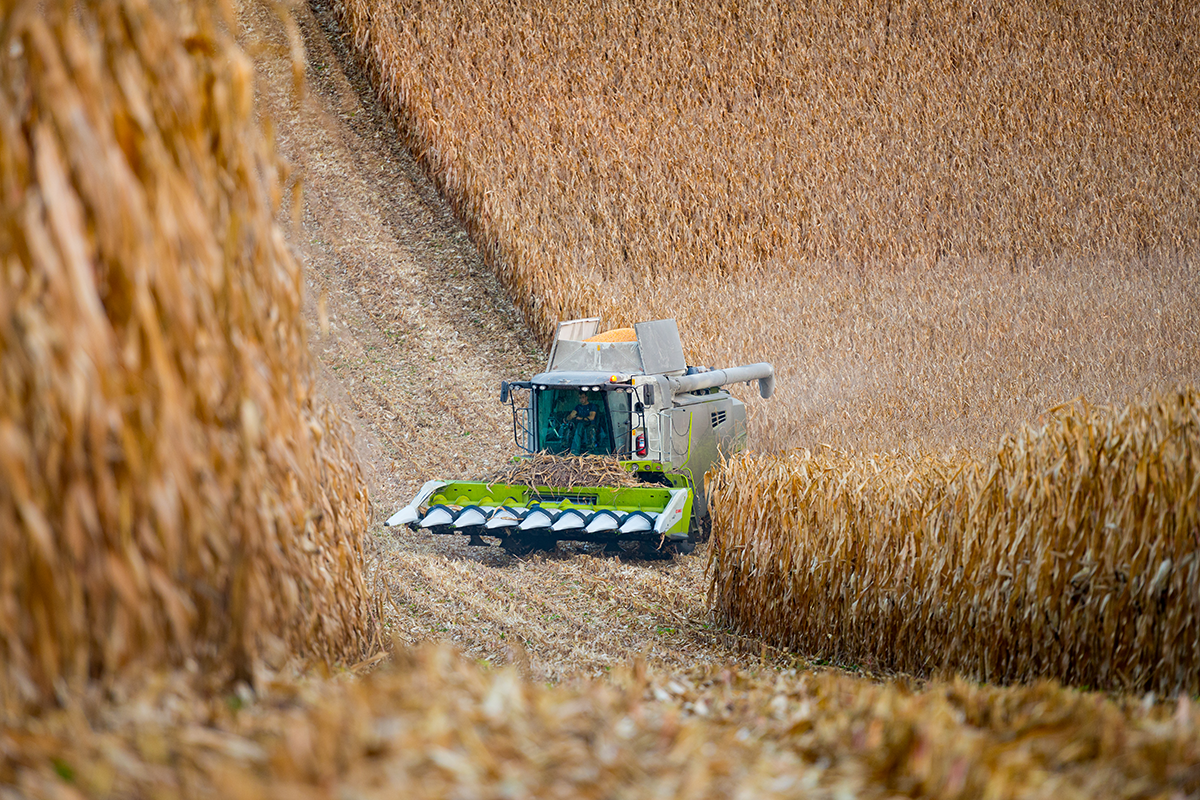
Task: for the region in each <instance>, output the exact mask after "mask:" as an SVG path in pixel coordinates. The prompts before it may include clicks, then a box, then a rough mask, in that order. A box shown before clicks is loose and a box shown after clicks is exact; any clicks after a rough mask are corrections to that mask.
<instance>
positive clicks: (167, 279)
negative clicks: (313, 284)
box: [0, 0, 378, 722]
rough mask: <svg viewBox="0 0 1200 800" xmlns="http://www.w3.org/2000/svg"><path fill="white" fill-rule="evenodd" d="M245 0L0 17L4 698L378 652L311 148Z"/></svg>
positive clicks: (42, 9)
mask: <svg viewBox="0 0 1200 800" xmlns="http://www.w3.org/2000/svg"><path fill="white" fill-rule="evenodd" d="M219 7H220V4H217V5H209V4H208V3H198V4H195V6H194V7H188V8H186V9H183V8H179V9H177V8H174V7H169V6H163V5H162V4H155V3H151V2H149V1H148V0H105V1H104V2H98V3H86V4H79V3H74V2H69V1H67V0H63V1H62V2H57V1H52V2H40V1H39V2H34V1H33V0H30V1H29V2H24V1H19V2H16V3H8V4H6V5H5V8H4V11H3V14H2V16H0V36H2V37H3V38H2V40H0V53H3V57H2V58H0V287H2V288H0V376H2V378H0V667H2V669H0V713H3V715H4V716H3V717H0V719H4V720H5V721H6V722H7V721H8V720H10V719H12V717H11V716H10V715H20V714H21V713H22V709H24V708H26V707H27V705H29V704H32V705H36V704H39V703H42V702H46V701H49V702H53V701H54V697H55V696H56V695H57V694H58V693H59V692H60V691H62V690H63V689H64V688H65V687H69V686H73V685H77V684H79V683H82V682H85V681H88V680H95V679H113V678H115V676H117V675H126V676H128V675H129V674H130V673H131V672H134V671H136V669H137V668H139V667H145V666H161V665H164V664H175V665H179V664H182V663H184V662H185V661H186V660H189V659H195V660H197V661H198V662H199V663H200V664H202V665H203V666H204V668H205V670H206V671H207V674H208V675H209V676H210V677H211V679H212V680H213V681H214V682H215V683H216V684H219V683H220V682H221V681H227V680H229V679H230V678H233V677H250V676H251V675H252V673H253V670H254V669H255V666H256V662H257V660H258V658H259V656H260V654H261V653H262V652H263V651H264V648H266V649H271V648H274V649H276V650H279V649H283V650H286V651H290V652H291V653H293V654H297V655H301V656H305V657H312V658H315V659H316V660H318V661H326V660H328V661H338V660H350V661H357V660H359V659H360V658H361V657H362V656H363V654H364V653H367V652H370V651H371V649H372V648H373V647H377V646H378V642H377V641H376V636H377V634H378V631H377V629H376V623H377V612H378V608H377V607H376V606H375V605H374V604H373V601H372V599H371V597H370V593H369V590H368V588H367V586H366V584H365V581H364V577H363V549H362V546H363V533H364V529H365V527H366V525H367V523H368V520H369V516H370V508H369V504H368V500H367V497H366V492H365V488H364V486H363V482H362V475H361V472H360V469H359V466H358V463H357V460H356V457H355V455H354V453H353V452H352V450H350V449H349V447H348V446H347V443H346V441H345V439H344V438H343V437H344V434H345V430H344V428H343V426H342V423H341V420H340V419H339V418H338V416H337V414H336V413H335V412H334V411H333V410H332V409H331V408H330V407H329V406H328V404H327V403H325V402H323V401H321V400H318V399H317V398H316V397H314V396H313V393H312V387H311V379H310V376H309V360H308V349H307V341H306V333H305V329H304V325H303V320H302V318H301V274H300V268H299V266H298V264H297V263H296V261H295V260H294V259H293V257H292V256H291V253H290V251H289V250H288V247H287V245H286V243H285V242H284V239H283V235H282V233H281V231H280V229H279V228H278V226H277V225H276V221H275V219H276V215H277V214H278V213H279V210H280V204H281V201H282V188H281V187H282V182H281V181H282V179H283V173H284V172H285V166H284V165H283V163H282V162H281V161H279V160H278V159H277V157H276V155H275V153H274V150H273V144H272V142H271V141H270V139H269V138H268V137H267V136H266V135H264V132H263V128H262V124H261V123H260V122H258V121H257V120H256V119H255V117H254V115H253V102H254V84H253V66H252V65H251V63H250V62H249V60H248V59H247V58H246V56H245V55H244V54H243V53H242V52H241V51H240V50H238V49H237V48H236V47H235V46H234V44H233V42H232V40H231V39H230V38H229V35H228V34H227V33H226V31H227V30H229V28H230V27H231V26H232V20H229V19H222V18H221V17H220V16H219V12H218V9H219Z"/></svg>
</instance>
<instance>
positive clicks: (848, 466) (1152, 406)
mask: <svg viewBox="0 0 1200 800" xmlns="http://www.w3.org/2000/svg"><path fill="white" fill-rule="evenodd" d="M713 477H714V479H715V481H714V484H713V489H712V495H711V499H710V501H709V502H710V508H711V510H712V515H713V541H714V548H713V550H712V561H711V563H710V569H711V579H712V584H711V600H712V602H713V604H714V607H715V609H716V611H717V614H718V616H719V617H720V618H721V619H722V620H724V621H725V622H727V623H728V624H730V625H733V626H735V627H736V628H738V629H740V630H746V631H755V632H757V633H761V634H763V635H765V636H766V637H767V638H768V639H769V640H771V641H774V642H776V643H778V644H781V645H785V646H787V647H790V648H794V649H796V650H798V651H800V652H803V653H809V654H813V655H815V656H822V657H827V658H831V659H835V660H838V661H842V662H865V663H871V664H874V665H877V666H879V667H881V668H885V669H898V670H904V671H909V672H914V673H919V674H933V673H944V672H961V673H964V674H967V675H970V676H973V677H975V678H978V679H979V680H986V681H992V682H1008V681H1028V680H1033V679H1036V678H1042V677H1052V678H1055V679H1057V680H1060V681H1063V682H1067V683H1071V684H1075V685H1083V686H1090V687H1103V688H1109V689H1122V690H1132V691H1142V692H1144V691H1155V692H1158V693H1167V694H1175V693H1180V692H1182V693H1188V694H1195V693H1196V692H1197V691H1200V671H1198V670H1197V664H1200V393H1198V392H1197V391H1196V390H1195V389H1188V390H1186V391H1180V392H1178V393H1174V394H1168V395H1162V396H1160V397H1158V398H1156V399H1155V400H1154V401H1153V402H1151V403H1148V404H1146V405H1140V406H1131V407H1128V408H1125V409H1120V410H1116V409H1095V408H1091V407H1088V406H1084V405H1079V404H1074V405H1071V406H1068V407H1066V408H1064V409H1061V410H1058V411H1056V412H1055V413H1053V414H1052V415H1050V419H1049V420H1047V421H1046V422H1045V424H1044V425H1043V426H1041V427H1039V428H1028V429H1026V430H1024V431H1023V432H1022V433H1020V434H1018V435H1015V436H1012V437H1010V438H1009V439H1007V440H1006V441H1005V442H1003V443H1002V445H1001V446H1000V448H999V449H998V451H997V452H996V454H995V455H994V456H993V457H992V458H991V459H989V460H987V461H981V462H975V461H970V460H961V461H957V462H956V461H955V460H952V459H938V458H933V457H927V458H919V457H906V456H902V455H892V456H860V455H853V454H848V453H845V452H838V451H821V452H816V453H813V452H809V451H807V450H799V451H795V452H793V453H790V454H786V455H774V456H763V455H759V456H751V455H746V456H742V457H739V458H735V459H733V460H732V461H731V462H729V463H728V464H727V465H726V466H725V467H724V468H723V469H721V470H720V471H718V472H717V473H716V474H715V475H714V476H713Z"/></svg>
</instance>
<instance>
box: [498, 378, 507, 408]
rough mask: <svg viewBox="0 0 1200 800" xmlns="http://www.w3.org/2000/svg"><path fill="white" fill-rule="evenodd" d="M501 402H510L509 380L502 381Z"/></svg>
mask: <svg viewBox="0 0 1200 800" xmlns="http://www.w3.org/2000/svg"><path fill="white" fill-rule="evenodd" d="M500 402H501V403H507V402H508V381H500Z"/></svg>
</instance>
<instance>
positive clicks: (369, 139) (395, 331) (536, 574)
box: [243, 0, 762, 678]
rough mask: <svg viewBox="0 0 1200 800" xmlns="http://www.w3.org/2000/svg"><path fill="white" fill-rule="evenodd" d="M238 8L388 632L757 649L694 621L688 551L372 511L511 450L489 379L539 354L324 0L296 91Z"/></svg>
mask: <svg viewBox="0 0 1200 800" xmlns="http://www.w3.org/2000/svg"><path fill="white" fill-rule="evenodd" d="M243 13H244V14H245V17H244V18H243V22H244V24H245V25H246V26H247V33H246V38H247V41H251V42H254V44H253V45H250V50H251V54H252V56H253V57H254V59H255V62H256V64H257V65H258V68H259V84H258V86H259V102H260V104H261V106H262V108H263V109H264V110H265V111H267V112H268V113H270V114H272V115H273V118H274V119H275V120H276V121H277V125H278V128H277V137H278V145H279V148H280V150H281V152H282V153H283V154H284V155H285V156H286V157H287V159H288V160H289V161H290V162H291V164H292V165H293V168H294V170H295V174H296V175H297V176H298V177H299V180H300V182H301V185H302V187H303V213H302V215H301V216H300V218H299V225H294V226H293V227H292V230H291V238H292V242H293V245H294V247H295V248H296V250H297V252H298V254H299V256H300V258H301V260H302V262H303V264H304V267H305V273H306V281H307V286H306V292H307V299H306V305H307V312H306V315H307V318H308V324H309V330H310V337H311V338H310V343H311V349H312V352H313V354H314V356H315V358H316V361H317V363H316V365H315V366H316V368H317V373H318V386H319V389H320V390H321V391H322V392H324V393H325V394H326V395H327V396H328V397H329V398H330V399H331V400H332V401H333V402H334V404H335V405H336V406H337V407H338V408H339V410H340V411H341V413H342V414H343V416H345V417H346V418H347V419H348V420H350V421H351V423H352V425H353V427H354V431H355V442H356V446H357V449H358V452H359V454H360V457H361V460H362V463H363V466H364V471H365V478H366V480H367V481H368V483H369V485H370V492H371V498H372V502H373V505H374V520H375V521H374V524H373V530H372V536H373V544H374V548H373V553H374V555H375V556H377V557H378V558H379V569H378V577H379V584H378V585H379V587H380V591H381V592H384V593H386V595H387V597H388V599H387V601H386V602H385V605H386V607H387V608H388V609H389V610H390V612H391V613H392V614H393V618H392V619H391V620H390V622H391V624H392V626H393V631H394V635H395V636H396V638H397V640H398V641H401V642H406V643H415V642H418V641H422V640H427V639H441V640H446V641H450V642H453V643H454V644H455V645H457V646H458V647H460V648H462V649H463V650H464V651H465V652H466V653H467V654H469V655H470V656H471V657H474V658H477V659H480V660H487V661H489V662H492V663H499V662H506V661H510V660H517V661H520V662H527V663H528V666H529V668H530V670H531V672H532V673H533V674H534V675H537V676H539V677H546V678H558V677H562V676H566V675H572V674H601V673H603V672H605V671H607V670H609V669H611V668H613V667H615V666H618V665H622V664H625V663H627V662H628V661H629V660H630V659H631V658H634V657H638V656H642V657H644V658H645V659H646V660H647V661H648V662H649V663H651V664H661V665H662V666H663V667H665V668H668V669H680V668H684V669H686V668H689V667H691V666H693V665H696V664H698V663H710V664H742V663H745V662H749V661H757V660H758V659H759V658H761V654H762V648H761V646H760V645H759V644H758V643H756V642H746V641H737V640H733V639H731V637H729V636H728V635H727V634H720V633H717V632H714V631H712V630H710V628H709V625H708V623H707V621H706V620H707V616H706V613H705V610H704V609H705V602H704V594H705V588H706V587H705V584H704V575H703V573H704V564H705V560H706V559H705V554H704V553H703V552H702V551H701V552H698V553H697V555H696V556H693V557H690V558H686V559H680V560H678V561H676V562H672V563H667V564H662V563H660V564H643V563H623V562H621V561H619V560H615V559H611V558H600V557H594V556H591V555H587V554H574V553H571V552H560V553H556V554H554V555H551V556H533V557H531V558H527V559H516V558H512V557H510V556H508V555H507V554H505V553H503V552H502V551H500V550H499V549H498V548H496V549H488V550H483V549H480V548H468V547H466V546H465V544H464V543H463V542H462V541H459V540H458V539H457V538H454V539H449V538H447V537H438V538H437V539H436V540H435V539H434V538H433V537H431V536H429V535H418V534H412V533H409V532H408V531H407V530H404V531H403V532H400V533H396V532H394V531H392V530H391V529H387V528H384V527H383V526H382V521H383V520H384V519H386V518H387V516H388V515H390V514H391V513H392V512H393V511H394V510H395V509H396V508H399V507H400V506H401V505H403V504H404V503H405V502H407V501H408V499H409V498H410V497H411V496H412V494H413V493H414V492H415V491H416V489H417V488H418V487H419V486H420V483H421V482H422V481H424V480H427V479H429V478H435V477H476V476H479V475H481V474H484V473H485V472H487V471H489V470H491V469H494V468H495V467H497V466H499V465H501V464H502V463H504V461H505V460H507V459H508V458H509V457H510V456H511V454H512V453H513V452H514V449H513V445H512V435H511V418H510V417H509V416H508V415H507V410H506V409H507V407H505V406H501V404H500V403H499V401H498V390H499V384H500V381H501V380H502V379H504V378H517V377H527V376H528V375H530V374H532V373H533V372H535V371H536V370H537V369H538V368H539V367H540V366H541V364H542V363H543V359H544V354H543V353H542V351H541V348H540V347H539V346H538V345H537V344H536V342H535V341H534V340H533V338H532V335H531V334H530V332H529V331H528V329H527V328H526V327H525V325H524V323H523V322H522V321H521V320H520V319H519V317H518V316H517V314H516V313H515V312H514V311H513V309H512V307H511V304H510V303H509V302H508V301H507V299H506V298H505V296H504V294H503V292H502V291H501V290H500V287H499V283H498V281H496V279H495V278H494V277H493V276H492V274H491V272H490V271H489V269H488V268H487V266H486V265H485V264H484V263H483V261H482V258H481V257H480V255H479V253H478V251H477V250H476V249H475V247H474V245H473V244H472V243H471V241H470V240H469V239H468V237H467V234H466V233H465V231H464V230H463V228H462V226H461V225H459V223H458V222H457V220H456V219H455V218H454V215H453V213H452V212H451V210H450V209H449V207H448V206H447V205H446V203H445V202H444V201H443V200H442V198H441V197H440V196H439V194H438V192H437V190H436V188H435V187H434V186H433V185H432V183H431V182H430V181H429V179H428V178H427V176H426V175H425V174H424V173H423V172H422V170H421V168H420V166H419V165H418V164H417V163H416V161H415V160H414V158H413V156H412V155H411V154H410V153H409V152H408V151H407V150H406V149H405V147H404V146H403V144H402V143H401V142H400V141H399V137H398V135H397V134H396V132H395V128H394V125H393V124H392V122H391V121H390V119H389V117H388V115H387V112H386V111H385V110H384V108H383V107H382V106H381V105H380V104H379V103H378V102H376V100H375V97H374V94H373V91H372V90H371V88H370V85H369V83H368V81H367V79H366V77H365V75H364V73H363V71H362V70H361V69H360V67H359V65H358V64H357V63H356V60H355V59H354V58H353V56H352V55H351V54H350V51H349V41H348V40H347V38H346V37H345V35H344V31H342V30H341V29H340V27H339V25H338V22H337V19H336V16H335V15H334V13H333V11H332V9H331V8H330V7H329V5H328V4H327V3H325V2H323V0H314V2H313V4H312V6H311V7H308V6H303V5H301V6H299V7H297V9H296V17H297V20H298V23H299V37H300V40H301V41H302V42H303V46H304V48H305V50H306V51H307V53H308V62H309V66H308V72H307V92H306V94H305V96H304V97H303V98H301V99H298V98H297V94H296V92H295V84H294V80H293V73H292V66H291V65H292V62H291V59H290V56H289V52H290V51H289V39H288V36H287V34H286V32H285V28H284V26H283V24H282V23H281V22H280V21H279V20H278V19H277V18H275V17H274V16H272V15H271V14H270V13H269V12H267V11H264V10H263V9H261V8H253V9H246V10H245V11H244V12H243ZM322 298H324V299H323V300H322Z"/></svg>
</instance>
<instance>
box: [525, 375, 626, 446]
mask: <svg viewBox="0 0 1200 800" xmlns="http://www.w3.org/2000/svg"><path fill="white" fill-rule="evenodd" d="M631 397H632V395H630V394H627V393H624V392H611V391H594V390H593V391H581V390H580V389H579V388H578V387H553V388H549V387H543V388H538V389H536V390H535V392H534V402H533V406H534V415H535V419H536V425H537V443H538V449H539V450H542V451H544V452H548V453H555V454H558V455H568V454H569V455H602V456H607V455H622V454H627V453H628V452H629V449H630V433H629V432H630V428H631V419H630V413H631V403H630V398H631Z"/></svg>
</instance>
